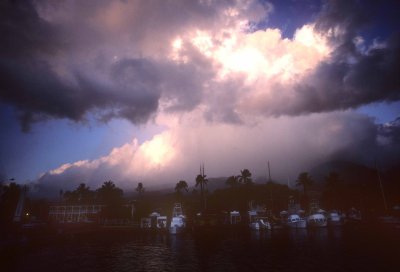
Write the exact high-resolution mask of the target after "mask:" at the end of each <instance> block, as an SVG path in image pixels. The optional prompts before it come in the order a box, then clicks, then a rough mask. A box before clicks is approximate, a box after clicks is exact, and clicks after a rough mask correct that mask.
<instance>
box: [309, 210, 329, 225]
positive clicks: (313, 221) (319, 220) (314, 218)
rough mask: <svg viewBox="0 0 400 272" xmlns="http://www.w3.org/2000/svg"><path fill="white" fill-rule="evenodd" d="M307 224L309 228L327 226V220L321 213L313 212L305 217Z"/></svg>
mask: <svg viewBox="0 0 400 272" xmlns="http://www.w3.org/2000/svg"><path fill="white" fill-rule="evenodd" d="M307 226H308V227H310V228H315V227H317V228H318V227H319V228H321V227H327V226H328V220H327V218H326V216H325V215H323V214H322V213H313V214H310V215H309V216H308V217H307Z"/></svg>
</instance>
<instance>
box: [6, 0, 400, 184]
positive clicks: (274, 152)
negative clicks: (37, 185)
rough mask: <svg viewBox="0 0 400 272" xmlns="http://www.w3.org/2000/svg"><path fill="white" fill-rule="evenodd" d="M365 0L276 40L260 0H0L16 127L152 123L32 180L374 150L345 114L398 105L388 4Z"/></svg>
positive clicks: (371, 133) (131, 176)
mask: <svg viewBox="0 0 400 272" xmlns="http://www.w3.org/2000/svg"><path fill="white" fill-rule="evenodd" d="M366 2H369V1H327V2H324V3H323V5H322V6H321V10H320V12H319V13H318V14H313V16H310V20H308V21H307V22H306V23H305V24H303V25H299V26H298V28H297V29H296V31H295V32H294V34H293V36H292V37H285V36H284V35H283V33H282V31H281V29H279V28H272V27H269V24H268V20H269V18H270V17H271V16H272V15H273V14H274V12H275V6H274V4H273V3H269V2H266V1H256V0H234V1H213V0H198V1H185V0H175V1H45V0H43V1H32V2H30V1H10V2H7V1H3V2H2V3H1V4H0V6H1V8H0V13H1V16H0V20H1V22H0V33H1V36H2V40H3V42H2V43H0V72H1V74H2V78H3V79H2V80H1V81H0V90H1V92H0V99H1V101H3V102H4V103H6V104H9V105H12V106H13V107H14V108H15V109H16V112H17V113H18V116H19V117H20V121H21V126H22V128H23V130H25V131H29V128H30V126H31V125H32V124H33V123H34V122H39V121H42V120H46V119H65V118H66V119H70V120H73V121H81V120H84V119H85V118H87V117H88V115H95V116H96V117H97V118H98V119H99V120H102V121H105V122H107V121H109V120H111V119H113V118H125V119H128V120H129V121H131V122H132V123H134V124H144V125H146V124H147V123H148V122H155V123H156V124H157V125H162V126H163V127H165V131H164V132H162V133H161V134H158V135H155V136H154V137H153V138H152V139H149V140H148V141H145V142H144V143H138V141H137V140H135V139H134V140H133V141H132V142H130V143H127V144H125V145H123V146H121V147H117V148H115V149H114V150H112V151H111V152H110V154H108V155H107V156H104V157H102V158H99V159H97V160H92V161H86V160H83V161H79V162H72V163H68V164H65V165H62V166H61V167H59V168H57V169H53V170H51V171H49V172H47V173H45V174H44V175H43V176H42V178H41V180H42V181H43V182H44V181H46V182H47V181H49V182H50V181H53V180H60V182H61V181H63V180H68V179H69V180H71V179H74V180H78V179H84V180H89V181H92V182H98V181H99V180H104V179H106V178H114V179H118V180H121V181H125V182H130V181H132V180H135V179H145V180H148V181H151V182H154V183H162V182H166V181H168V182H171V181H174V180H176V179H179V178H181V177H182V178H183V177H185V178H187V179H191V178H192V177H193V176H194V173H193V168H195V167H196V165H198V163H199V162H200V161H207V165H210V166H209V171H210V175H214V176H217V175H222V176H224V175H226V176H227V175H232V174H233V173H232V171H238V170H239V169H240V168H243V167H248V168H252V169H254V171H255V172H257V173H258V174H259V175H262V174H263V172H264V171H265V170H264V169H265V162H266V160H269V159H270V160H274V161H275V162H276V163H275V164H276V165H277V166H276V169H277V172H280V173H287V172H288V169H291V173H296V171H300V170H301V169H303V168H305V167H308V166H309V165H311V164H312V163H316V162H317V161H321V160H328V159H330V158H332V157H337V156H347V157H351V158H354V159H359V158H362V157H363V155H365V154H364V152H377V151H376V149H377V148H379V146H380V145H379V143H378V142H377V138H379V137H378V134H379V133H380V131H381V130H379V129H378V128H377V127H376V125H375V124H374V123H373V120H371V119H369V118H367V117H365V116H361V115H359V114H356V113H354V112H353V111H352V109H354V108H357V107H359V106H362V105H366V104H369V103H373V102H382V101H386V102H393V101H398V100H399V99H400V81H399V76H398V71H400V35H399V32H398V30H397V29H395V28H394V27H393V26H394V25H396V24H397V25H399V24H398V23H399V22H398V18H397V17H398V16H395V14H393V16H392V14H391V13H390V12H388V11H390V10H393V9H395V6H396V5H397V4H396V2H395V1H394V2H388V3H387V6H385V7H383V6H382V5H378V4H370V3H366ZM386 15H387V16H386ZM382 16H386V17H387V18H385V20H384V21H385V22H386V23H387V24H386V25H382V20H381V19H382ZM262 22H263V24H261V23H262ZM260 25H264V26H265V27H260ZM387 26H391V27H392V28H387ZM377 28H384V29H385V30H386V32H385V36H383V37H382V36H377V35H375V34H376V33H377V32H376V30H377ZM391 29H393V31H392V30H391ZM374 31H375V32H374ZM396 31H397V32H396ZM365 147H368V148H365ZM360 150H362V151H360ZM164 179H165V180H164Z"/></svg>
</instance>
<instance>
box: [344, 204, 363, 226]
mask: <svg viewBox="0 0 400 272" xmlns="http://www.w3.org/2000/svg"><path fill="white" fill-rule="evenodd" d="M361 220H362V215H361V211H359V210H357V209H356V208H354V207H352V208H351V209H350V210H348V211H347V213H346V218H345V223H346V224H349V225H353V224H359V223H361Z"/></svg>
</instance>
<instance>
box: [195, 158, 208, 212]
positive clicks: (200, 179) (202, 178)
mask: <svg viewBox="0 0 400 272" xmlns="http://www.w3.org/2000/svg"><path fill="white" fill-rule="evenodd" d="M206 177H207V176H206V175H205V174H204V166H203V169H202V171H200V174H198V175H197V177H196V187H197V186H199V185H200V194H201V208H202V210H203V209H204V208H205V205H204V204H205V203H204V189H205V187H206V186H207V182H208V179H206Z"/></svg>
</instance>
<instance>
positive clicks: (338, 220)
mask: <svg viewBox="0 0 400 272" xmlns="http://www.w3.org/2000/svg"><path fill="white" fill-rule="evenodd" d="M327 218H328V226H342V225H343V223H344V222H343V218H342V216H341V215H340V214H339V213H338V212H337V211H335V210H332V211H329V212H328V216H327Z"/></svg>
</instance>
